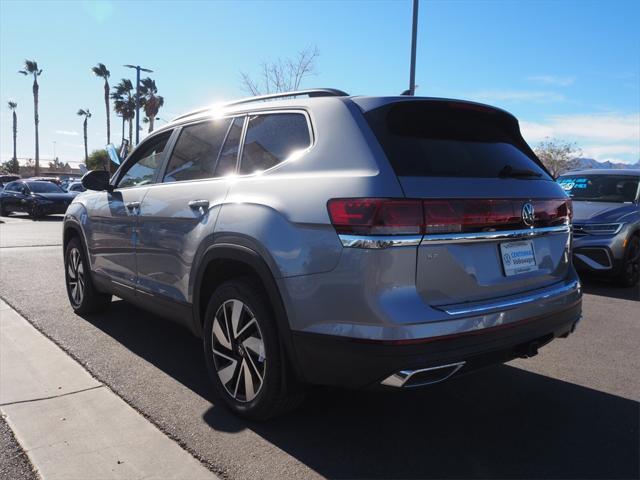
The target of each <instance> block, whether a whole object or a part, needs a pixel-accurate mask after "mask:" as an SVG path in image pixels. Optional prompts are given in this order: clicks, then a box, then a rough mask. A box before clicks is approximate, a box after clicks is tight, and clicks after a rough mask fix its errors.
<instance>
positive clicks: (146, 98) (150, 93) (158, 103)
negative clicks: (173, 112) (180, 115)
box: [140, 77, 164, 133]
mask: <svg viewBox="0 0 640 480" xmlns="http://www.w3.org/2000/svg"><path fill="white" fill-rule="evenodd" d="M140 84H141V85H140V105H142V108H143V109H144V113H145V114H146V115H147V118H148V119H149V133H151V132H153V122H154V120H155V118H156V116H157V115H158V111H159V110H160V107H162V106H163V105H164V98H163V97H161V96H160V95H157V93H158V88H157V87H156V82H155V80H151V79H150V78H149V77H147V78H145V79H143V80H141V81H140Z"/></svg>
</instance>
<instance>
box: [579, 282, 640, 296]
mask: <svg viewBox="0 0 640 480" xmlns="http://www.w3.org/2000/svg"><path fill="white" fill-rule="evenodd" d="M580 280H581V281H582V287H583V289H584V293H589V294H591V295H598V296H601V297H611V298H618V299H620V300H635V301H636V302H639V301H640V284H638V285H636V286H635V287H631V288H625V287H619V286H618V285H616V284H615V283H613V282H610V281H607V280H600V279H597V278H593V277H584V278H580Z"/></svg>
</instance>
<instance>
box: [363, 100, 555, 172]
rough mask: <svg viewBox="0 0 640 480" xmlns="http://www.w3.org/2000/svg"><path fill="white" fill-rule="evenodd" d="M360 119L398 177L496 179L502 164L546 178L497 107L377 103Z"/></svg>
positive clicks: (512, 122)
mask: <svg viewBox="0 0 640 480" xmlns="http://www.w3.org/2000/svg"><path fill="white" fill-rule="evenodd" d="M365 117H366V118H367V121H368V122H369V125H370V126H371V128H372V129H373V132H374V133H375V135H376V137H377V138H378V141H379V142H380V144H381V146H382V148H383V149H384V151H385V153H386V155H387V158H388V159H389V162H390V163H391V165H392V167H393V169H394V170H395V172H396V174H397V175H399V176H453V177H497V176H498V173H499V172H500V171H501V170H502V169H503V168H504V167H505V166H507V165H508V166H510V167H511V168H512V169H513V170H531V171H533V172H535V173H538V174H540V176H541V177H542V178H545V179H549V176H548V175H547V174H546V173H545V172H544V170H543V169H542V168H541V167H540V166H539V165H538V163H537V161H536V159H535V157H534V156H533V154H531V153H530V150H529V148H528V146H527V145H526V143H525V142H524V140H523V139H522V136H521V135H520V130H519V127H518V123H517V121H516V120H515V119H514V118H512V117H511V116H509V115H507V114H504V113H501V112H499V111H496V110H493V109H489V108H486V107H481V106H475V105H472V104H461V103H456V102H419V101H418V102H402V103H396V104H392V105H388V106H385V107H381V108H378V109H375V110H372V111H370V112H368V113H366V114H365ZM525 178H526V177H525ZM531 178H537V177H531Z"/></svg>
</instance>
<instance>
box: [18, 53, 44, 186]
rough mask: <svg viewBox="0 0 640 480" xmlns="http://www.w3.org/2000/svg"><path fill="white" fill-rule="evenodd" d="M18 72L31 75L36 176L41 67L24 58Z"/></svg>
mask: <svg viewBox="0 0 640 480" xmlns="http://www.w3.org/2000/svg"><path fill="white" fill-rule="evenodd" d="M18 73H21V74H22V75H24V76H27V75H31V76H32V77H33V87H32V90H33V122H34V124H35V130H36V166H35V172H34V175H35V176H38V175H40V141H39V137H38V124H39V123H40V119H39V117H38V100H39V99H38V94H39V91H40V85H38V77H39V76H40V75H42V69H39V68H38V62H36V61H35V60H25V61H24V70H20V71H19V72H18Z"/></svg>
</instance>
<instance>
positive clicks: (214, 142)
mask: <svg viewBox="0 0 640 480" xmlns="http://www.w3.org/2000/svg"><path fill="white" fill-rule="evenodd" d="M230 124H231V119H230V118H224V119H220V120H214V121H213V122H206V123H199V124H197V125H190V126H188V127H184V128H183V129H182V131H181V132H180V137H179V138H178V141H177V143H176V146H175V148H174V149H173V152H172V153H171V160H169V166H168V167H167V171H166V173H165V175H164V179H163V180H162V181H163V182H178V181H180V180H198V179H200V178H210V177H213V171H214V168H215V166H216V160H217V159H218V154H219V153H220V148H221V147H222V142H224V137H225V135H226V134H227V131H228V130H229V125H230Z"/></svg>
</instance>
